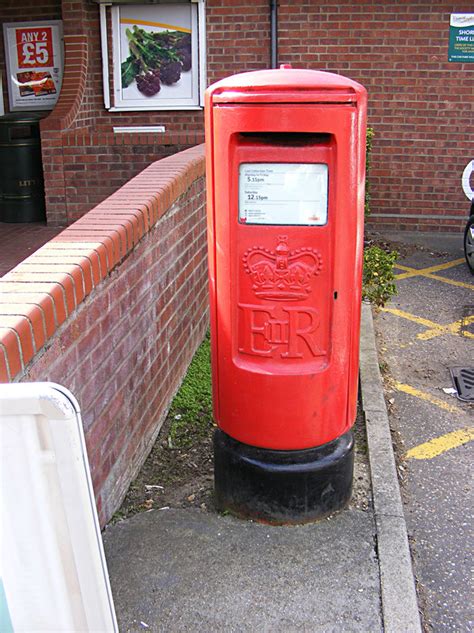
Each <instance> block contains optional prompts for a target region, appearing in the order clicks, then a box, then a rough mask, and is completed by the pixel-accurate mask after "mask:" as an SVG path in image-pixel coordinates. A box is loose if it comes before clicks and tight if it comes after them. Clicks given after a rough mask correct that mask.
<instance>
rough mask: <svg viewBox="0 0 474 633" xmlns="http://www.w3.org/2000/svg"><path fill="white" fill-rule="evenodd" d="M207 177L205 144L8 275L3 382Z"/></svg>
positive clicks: (0, 288) (154, 169)
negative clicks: (149, 232)
mask: <svg viewBox="0 0 474 633" xmlns="http://www.w3.org/2000/svg"><path fill="white" fill-rule="evenodd" d="M204 172H205V161H204V146H203V145H198V146H196V147H192V148H191V149H188V150H185V151H183V152H180V153H178V154H174V155H172V156H168V157H167V158H163V159H161V160H159V161H156V162H155V163H152V164H151V165H150V166H149V167H147V168H146V169H145V170H144V171H142V172H141V173H140V174H138V175H137V176H135V177H134V178H132V179H131V180H130V181H129V182H128V183H126V184H125V185H124V186H123V187H121V188H120V189H119V190H118V191H116V192H115V193H114V194H112V195H111V196H110V197H109V198H107V199H106V200H104V201H103V202H101V203H100V204H99V205H97V206H96V207H94V208H93V209H92V210H91V211H89V212H88V213H86V215H84V216H83V217H82V218H80V219H79V220H77V222H75V223H74V224H72V225H71V226H69V227H68V228H66V229H65V230H64V231H62V232H61V233H60V234H59V235H57V236H56V237H54V238H53V239H52V240H51V241H49V242H48V243H47V244H45V245H44V246H43V247H41V248H40V249H39V250H38V251H36V252H35V253H34V254H33V255H31V256H30V257H28V258H27V259H25V260H24V261H23V262H21V263H20V264H18V266H16V267H15V268H13V270H11V271H10V272H8V273H7V274H6V275H4V276H3V277H1V278H0V381H1V382H12V381H13V380H15V378H17V377H18V376H19V374H20V373H21V372H23V371H24V369H25V368H26V366H27V365H28V363H29V362H30V361H31V360H32V359H33V357H34V356H35V354H37V353H38V352H39V351H40V350H41V348H43V347H44V346H45V345H46V343H47V341H48V340H49V339H51V337H52V336H53V335H54V333H55V332H56V331H57V330H58V329H59V327H60V326H61V325H62V324H63V323H64V322H65V321H66V320H67V319H68V318H69V317H70V316H71V315H72V314H73V312H74V311H75V310H76V309H77V308H78V307H79V305H80V304H81V303H82V302H83V301H84V300H85V298H86V297H87V296H88V295H89V294H90V293H91V292H92V291H93V290H94V288H96V287H97V286H98V285H99V284H100V282H101V281H102V280H103V279H105V278H106V277H107V276H108V275H109V274H110V273H111V271H112V270H113V269H114V268H115V267H116V266H117V265H118V264H119V263H120V262H121V261H122V260H123V259H124V258H125V257H127V254H128V253H130V252H131V250H132V249H133V248H134V247H135V245H136V244H137V243H138V242H139V241H140V240H141V239H142V237H143V236H144V235H145V234H146V233H147V232H148V231H149V230H150V229H151V228H152V227H153V226H154V225H155V224H156V222H157V221H158V220H159V219H160V218H161V217H162V216H163V215H164V214H165V212H166V211H167V209H169V208H170V206H171V205H172V204H173V202H175V200H176V199H177V198H178V197H179V196H181V195H182V194H183V193H185V192H186V190H187V189H188V188H189V187H190V185H191V184H192V183H193V182H194V181H195V180H196V179H197V178H199V177H201V176H203V175H204Z"/></svg>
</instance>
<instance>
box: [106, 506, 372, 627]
mask: <svg viewBox="0 0 474 633" xmlns="http://www.w3.org/2000/svg"><path fill="white" fill-rule="evenodd" d="M104 543H105V548H106V552H107V561H108V566H109V572H110V576H111V581H112V587H113V592H114V597H115V602H116V605H117V615H118V619H119V626H120V630H121V631H122V632H125V631H142V630H144V628H146V627H145V626H144V625H143V624H140V622H143V623H145V624H146V625H148V626H149V627H150V629H151V630H153V631H188V632H189V631H257V630H258V631H288V630H292V631H298V630H304V631H324V632H329V631H334V632H336V631H337V632H340V631H364V632H367V631H381V630H382V623H381V615H380V596H379V583H380V581H379V572H378V562H377V558H376V554H375V540H374V524H373V518H372V515H371V513H367V512H361V511H357V510H352V509H349V510H346V511H343V512H341V513H339V514H337V515H336V516H334V517H333V518H332V519H331V520H325V521H322V522H320V523H316V524H312V525H306V526H296V527H270V526H266V525H261V524H258V523H253V522H250V521H241V520H239V519H236V518H233V517H231V516H220V515H217V514H212V513H208V512H203V511H201V510H199V509H185V510H182V509H175V510H167V511H164V510H163V511H153V512H148V513H145V514H140V515H137V516H135V517H133V518H132V519H130V520H128V521H123V522H120V523H118V524H116V525H114V526H111V527H109V528H108V529H107V531H106V533H105V538H104Z"/></svg>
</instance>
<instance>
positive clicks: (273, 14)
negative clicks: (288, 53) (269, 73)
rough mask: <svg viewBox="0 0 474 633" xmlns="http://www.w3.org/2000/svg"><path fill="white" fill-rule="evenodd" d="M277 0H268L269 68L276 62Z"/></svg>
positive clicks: (275, 65)
mask: <svg viewBox="0 0 474 633" xmlns="http://www.w3.org/2000/svg"><path fill="white" fill-rule="evenodd" d="M277 7H278V0H270V63H271V68H277V64H278V9H277Z"/></svg>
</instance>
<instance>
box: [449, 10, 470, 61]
mask: <svg viewBox="0 0 474 633" xmlns="http://www.w3.org/2000/svg"><path fill="white" fill-rule="evenodd" d="M448 61H450V62H458V63H466V62H474V13H453V14H452V15H451V19H450V22H449V50H448Z"/></svg>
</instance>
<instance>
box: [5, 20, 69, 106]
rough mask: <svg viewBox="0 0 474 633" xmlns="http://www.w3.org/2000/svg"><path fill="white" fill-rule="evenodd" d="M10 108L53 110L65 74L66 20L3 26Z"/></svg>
mask: <svg viewBox="0 0 474 633" xmlns="http://www.w3.org/2000/svg"><path fill="white" fill-rule="evenodd" d="M3 39H4V42H5V59H6V66H7V82H8V98H9V103H10V110H32V111H35V110H52V109H53V108H54V105H55V103H56V101H57V100H58V97H59V92H60V90H61V83H62V77H63V65H64V62H63V59H64V52H63V40H62V22H61V21H60V20H54V21H50V22H17V23H7V24H4V25H3Z"/></svg>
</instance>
